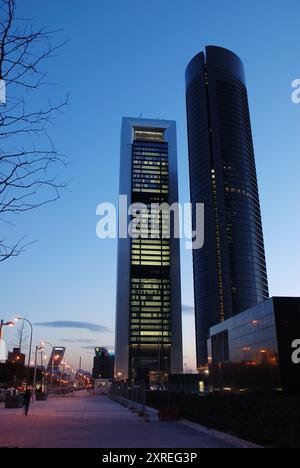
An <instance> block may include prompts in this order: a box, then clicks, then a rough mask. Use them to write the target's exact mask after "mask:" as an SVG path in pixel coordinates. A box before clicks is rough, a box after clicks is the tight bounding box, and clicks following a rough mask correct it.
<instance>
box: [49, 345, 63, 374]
mask: <svg viewBox="0 0 300 468" xmlns="http://www.w3.org/2000/svg"><path fill="white" fill-rule="evenodd" d="M65 352H66V348H65V347H62V346H55V347H54V348H53V350H52V353H51V356H50V359H49V363H48V366H47V371H48V372H51V371H52V370H53V371H54V372H56V373H58V372H60V370H61V365H62V362H63V360H64V356H65Z"/></svg>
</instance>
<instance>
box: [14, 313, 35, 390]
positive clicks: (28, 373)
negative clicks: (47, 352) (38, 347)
mask: <svg viewBox="0 0 300 468" xmlns="http://www.w3.org/2000/svg"><path fill="white" fill-rule="evenodd" d="M20 320H22V321H23V322H26V323H28V324H29V326H30V343H29V353H28V364H27V382H26V387H27V386H28V384H29V379H30V359H31V349H32V338H33V325H32V323H31V322H30V320H28V319H27V318H24V317H17V318H15V320H14V321H15V322H19V321H20Z"/></svg>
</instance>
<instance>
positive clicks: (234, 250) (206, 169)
mask: <svg viewBox="0 0 300 468" xmlns="http://www.w3.org/2000/svg"><path fill="white" fill-rule="evenodd" d="M186 102H187V124H188V141H189V164H190V184H191V201H192V203H193V204H195V203H204V204H205V242H204V247H203V248H202V249H199V250H194V252H193V264H194V287H195V317H196V344H197V363H198V367H201V366H202V365H206V364H207V338H208V330H209V328H210V327H212V326H214V325H216V324H217V323H219V322H222V321H224V320H225V319H228V318H230V317H232V316H234V315H236V314H238V313H239V312H242V311H244V310H246V309H249V308H250V307H253V306H255V305H257V304H258V303H260V302H262V301H264V300H265V299H267V298H268V297H269V292H268V280H267V272H266V262H265V250H264V241H263V232H262V222H261V212H260V202H259V194H258V186H257V176H256V167H255V158H254V150H253V141H252V132H251V123H250V115H249V105H248V96H247V89H246V82H245V72H244V66H243V64H242V62H241V60H240V59H239V57H237V56H236V55H235V54H234V53H232V52H230V51H229V50H226V49H223V48H220V47H214V46H209V47H206V51H205V52H201V53H199V54H198V55H196V56H195V57H194V58H193V59H192V61H191V62H190V63H189V65H188V67H187V70H186Z"/></svg>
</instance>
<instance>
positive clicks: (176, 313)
mask: <svg viewBox="0 0 300 468" xmlns="http://www.w3.org/2000/svg"><path fill="white" fill-rule="evenodd" d="M120 195H124V196H127V197H128V198H127V201H128V207H129V206H130V205H132V204H136V205H135V206H137V205H139V206H140V205H141V204H143V206H146V207H147V210H149V209H151V208H152V209H153V205H155V206H156V207H157V208H156V210H157V211H156V214H157V219H158V220H159V221H158V223H157V226H156V229H155V233H156V234H155V236H153V235H152V234H153V233H154V232H152V231H151V230H150V229H149V227H153V224H152V222H151V220H150V221H149V217H148V214H147V213H145V214H144V218H143V221H144V226H142V227H141V228H140V229H139V232H136V234H137V235H136V238H134V239H130V238H129V236H127V237H126V236H125V238H122V237H121V236H120V238H119V243H118V280H117V281H118V282H117V317H116V365H115V376H116V378H117V379H118V380H127V379H136V380H145V381H147V380H151V379H152V380H160V379H161V378H165V376H167V375H168V374H170V373H180V372H182V367H183V366H182V326H181V284H180V281H181V280H180V252H179V239H176V238H175V236H174V235H173V236H172V232H171V233H170V234H171V235H170V236H169V237H167V236H164V235H163V233H164V229H165V227H166V224H167V222H168V219H167V215H166V214H165V213H163V212H162V211H161V210H160V208H159V207H160V206H161V205H162V204H165V205H164V206H166V204H167V205H168V206H170V205H172V204H173V203H178V176H177V143H176V123H175V122H173V121H166V120H152V119H151V120H150V119H135V118H124V119H123V125H122V141H121V167H120ZM128 207H127V208H128ZM154 211H155V208H154ZM131 221H132V217H130V216H128V222H131ZM145 225H147V229H146V228H145ZM176 228H177V226H176V227H175V229H176ZM149 231H150V232H149Z"/></svg>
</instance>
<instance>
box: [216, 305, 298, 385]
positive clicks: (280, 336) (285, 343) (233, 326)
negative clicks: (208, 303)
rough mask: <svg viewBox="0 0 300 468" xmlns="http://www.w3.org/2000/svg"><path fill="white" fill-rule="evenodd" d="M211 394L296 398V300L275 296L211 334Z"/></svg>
mask: <svg viewBox="0 0 300 468" xmlns="http://www.w3.org/2000/svg"><path fill="white" fill-rule="evenodd" d="M208 353H209V357H208V361H209V374H210V388H211V390H212V391H228V392H229V391H233V392H245V391H253V390H254V391H264V390H266V391H270V390H271V391H276V390H278V391H284V392H285V393H289V394H297V393H300V298H297V297H273V298H271V299H269V300H267V301H265V302H263V303H261V304H259V305H257V306H255V307H252V308H250V309H248V310H246V311H245V312H242V313H240V314H238V315H236V316H234V317H232V318H230V319H228V320H226V321H224V322H223V323H220V324H218V325H216V326H214V327H212V328H211V329H210V338H209V339H208Z"/></svg>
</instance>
